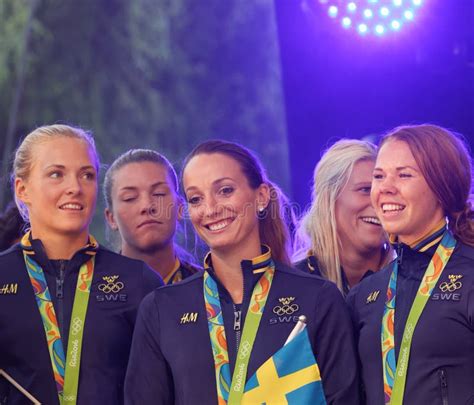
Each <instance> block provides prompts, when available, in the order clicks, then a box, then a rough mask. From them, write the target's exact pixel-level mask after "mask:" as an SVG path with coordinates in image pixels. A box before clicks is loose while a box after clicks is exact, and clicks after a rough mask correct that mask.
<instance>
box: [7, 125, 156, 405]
mask: <svg viewBox="0 0 474 405" xmlns="http://www.w3.org/2000/svg"><path fill="white" fill-rule="evenodd" d="M98 169H99V161H98V157H97V152H96V149H95V145H94V140H93V138H92V137H91V136H90V135H89V134H87V133H86V132H84V131H83V130H81V129H79V128H74V127H70V126H66V125H51V126H44V127H40V128H37V129H36V130H34V131H33V132H31V133H30V134H29V135H27V136H26V138H25V139H24V140H23V142H22V143H21V145H20V146H19V148H18V150H17V151H16V155H15V161H14V164H13V181H14V187H15V197H16V201H17V205H18V208H19V210H20V212H21V214H22V216H23V217H24V219H25V220H26V221H27V222H29V223H30V225H31V228H30V231H29V232H27V234H26V235H25V236H24V237H23V238H22V239H21V242H20V243H19V244H17V245H14V246H13V247H12V248H11V249H9V250H7V251H6V252H4V253H2V254H1V255H0V269H1V271H0V288H1V289H0V330H1V333H0V369H3V370H4V371H5V372H6V373H8V375H9V376H10V377H12V378H13V379H14V380H15V381H16V382H17V383H18V384H20V385H21V386H22V387H23V389H25V390H26V391H28V392H29V393H30V394H31V395H32V396H33V397H35V398H36V399H37V400H38V401H39V402H41V403H43V404H48V405H49V404H59V403H61V404H66V403H67V404H111V403H113V404H120V403H123V393H122V392H123V380H124V376H125V370H126V367H127V359H128V354H129V350H130V344H131V337H132V333H133V328H134V323H135V316H136V311H137V308H138V304H139V303H140V301H141V299H142V297H143V296H144V295H145V294H146V293H147V292H149V291H151V290H152V289H153V287H156V286H159V285H161V284H162V283H161V280H160V279H159V277H158V276H157V275H156V274H155V273H154V272H153V271H152V270H151V269H150V268H148V266H146V265H145V264H144V263H143V262H139V261H136V260H131V259H127V258H125V257H122V256H120V255H117V254H115V253H112V252H109V251H107V250H105V249H103V248H101V247H99V245H98V243H97V242H96V240H95V239H94V238H93V236H92V235H90V234H89V225H90V222H91V220H92V215H93V213H94V209H95V205H96V200H97V187H98V186H97V173H98ZM2 382H3V385H0V403H6V404H24V403H26V400H25V397H23V394H22V393H20V391H18V390H17V389H16V388H14V386H13V385H9V384H8V385H7V384H5V380H3V381H2Z"/></svg>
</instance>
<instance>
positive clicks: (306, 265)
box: [294, 255, 374, 296]
mask: <svg viewBox="0 0 474 405" xmlns="http://www.w3.org/2000/svg"><path fill="white" fill-rule="evenodd" d="M294 266H295V267H296V268H297V269H299V270H302V271H304V272H306V273H309V274H314V275H316V276H319V277H323V275H322V274H321V270H320V268H319V263H318V259H316V256H314V255H309V256H307V257H305V258H304V259H303V260H301V261H299V262H297V263H295V264H294ZM371 274H374V272H373V271H372V270H367V271H366V272H365V274H364V275H363V276H362V280H363V279H364V278H365V277H368V276H370V275H371ZM341 278H342V293H343V295H344V296H346V295H347V294H349V290H350V288H351V287H350V286H349V282H348V281H347V277H346V273H344V269H343V268H342V267H341Z"/></svg>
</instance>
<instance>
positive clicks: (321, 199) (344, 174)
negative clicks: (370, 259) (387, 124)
mask: <svg viewBox="0 0 474 405" xmlns="http://www.w3.org/2000/svg"><path fill="white" fill-rule="evenodd" d="M376 155H377V149H376V147H375V145H373V144H372V143H370V142H367V141H361V140H357V139H342V140H340V141H338V142H336V143H335V144H333V145H332V146H331V147H330V148H328V149H327V150H326V151H325V152H324V154H323V156H322V157H321V160H320V161H319V162H318V164H317V165H316V167H315V169H314V177H313V188H312V198H311V206H310V208H309V209H308V210H307V211H306V213H305V214H304V215H303V216H302V217H301V219H300V220H299V223H298V226H297V229H296V235H295V254H294V256H293V259H294V261H299V260H302V259H304V258H305V257H306V256H307V255H308V251H311V253H312V254H313V255H314V256H316V258H317V260H318V264H319V270H320V271H321V274H322V276H323V277H325V278H327V279H328V280H330V281H332V282H334V283H336V285H337V286H338V288H339V289H340V290H342V277H341V271H340V268H341V251H340V246H341V244H340V240H339V236H338V234H337V223H336V201H337V199H338V198H339V196H340V195H341V193H342V191H343V189H344V187H345V186H346V184H347V182H348V181H349V178H350V176H351V174H352V170H353V169H354V165H355V164H356V163H357V162H361V161H367V160H368V161H375V158H376Z"/></svg>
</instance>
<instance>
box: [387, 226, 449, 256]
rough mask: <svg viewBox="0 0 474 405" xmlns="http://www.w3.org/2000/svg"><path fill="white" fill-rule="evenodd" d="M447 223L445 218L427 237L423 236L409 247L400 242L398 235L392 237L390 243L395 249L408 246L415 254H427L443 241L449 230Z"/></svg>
mask: <svg viewBox="0 0 474 405" xmlns="http://www.w3.org/2000/svg"><path fill="white" fill-rule="evenodd" d="M447 226H448V224H447V222H446V219H445V218H443V219H442V220H441V221H440V222H438V223H437V224H436V225H435V226H434V228H433V229H431V230H430V231H428V232H427V233H426V234H425V235H423V236H421V237H420V238H418V239H417V240H415V241H413V242H412V243H410V244H409V245H406V244H403V243H402V242H399V241H398V236H397V235H390V237H389V239H390V243H391V244H392V245H393V246H394V247H398V248H399V245H405V246H408V247H409V248H410V249H411V250H413V251H415V252H426V251H427V250H429V249H430V248H431V247H432V246H435V245H437V244H438V243H439V242H440V241H441V239H442V238H443V235H444V232H445V231H446V229H447Z"/></svg>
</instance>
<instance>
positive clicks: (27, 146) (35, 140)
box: [11, 124, 100, 222]
mask: <svg viewBox="0 0 474 405" xmlns="http://www.w3.org/2000/svg"><path fill="white" fill-rule="evenodd" d="M62 137H66V138H75V139H80V140H83V141H85V142H86V143H87V144H88V146H89V148H90V149H91V150H92V152H93V154H94V158H95V161H94V166H95V168H96V170H97V172H98V171H99V165H100V163H99V156H98V154H97V149H96V147H95V142H94V138H92V135H91V134H90V133H88V132H86V131H84V130H83V129H81V128H76V127H72V126H69V125H61V124H55V125H46V126H42V127H38V128H36V129H35V130H33V131H32V132H30V133H29V134H28V135H26V136H25V138H24V139H23V141H22V142H21V143H20V146H18V148H17V150H16V152H15V159H14V161H13V171H12V175H11V177H12V184H15V179H17V178H18V179H22V180H27V179H28V177H29V175H30V172H31V167H32V165H33V160H34V148H35V146H36V145H39V144H41V143H42V142H47V141H49V140H52V139H56V138H62ZM15 203H16V205H17V207H18V211H19V212H20V214H21V216H22V218H23V219H24V220H25V221H26V222H29V215H28V208H27V207H26V205H25V204H24V203H23V202H22V201H20V200H19V199H18V198H17V196H16V194H15Z"/></svg>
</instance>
